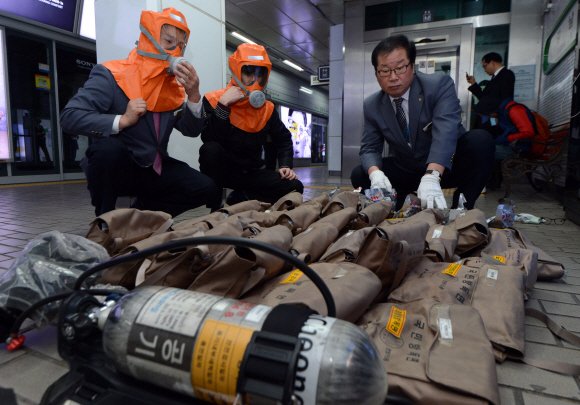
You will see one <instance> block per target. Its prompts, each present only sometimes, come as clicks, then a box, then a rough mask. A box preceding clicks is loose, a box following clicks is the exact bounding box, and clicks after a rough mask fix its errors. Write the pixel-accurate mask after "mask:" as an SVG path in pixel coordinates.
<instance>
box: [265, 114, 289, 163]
mask: <svg viewBox="0 0 580 405" xmlns="http://www.w3.org/2000/svg"><path fill="white" fill-rule="evenodd" d="M269 124H270V130H269V131H268V133H269V134H270V137H271V138H272V141H273V142H274V144H275V145H276V148H277V150H278V165H279V166H280V167H289V168H290V169H292V166H293V159H294V149H292V134H291V133H290V131H288V128H286V127H285V126H284V123H283V122H282V120H281V119H280V116H279V115H278V112H277V111H276V109H275V108H274V111H273V112H272V116H271V117H270V119H269Z"/></svg>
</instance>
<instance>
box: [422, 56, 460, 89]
mask: <svg viewBox="0 0 580 405" xmlns="http://www.w3.org/2000/svg"><path fill="white" fill-rule="evenodd" d="M458 58H459V55H458V53H457V52H441V53H433V52H429V53H425V54H421V55H417V58H416V60H415V66H416V69H417V70H418V71H419V72H422V73H427V74H440V75H448V76H451V78H452V79H453V81H454V82H455V88H456V89H457V59H458Z"/></svg>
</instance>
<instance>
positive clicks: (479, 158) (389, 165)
mask: <svg viewBox="0 0 580 405" xmlns="http://www.w3.org/2000/svg"><path fill="white" fill-rule="evenodd" d="M494 152H495V143H494V140H493V137H492V136H491V135H490V134H489V132H487V131H484V130H482V129H474V130H471V131H467V132H465V133H464V134H463V135H461V136H460V137H459V139H458V140H457V148H456V150H455V157H454V159H453V166H452V169H451V170H445V172H444V173H443V176H442V178H441V188H457V190H456V191H455V193H454V194H453V203H452V205H451V208H457V204H458V201H459V195H460V194H461V193H463V196H464V197H465V199H466V200H467V202H466V203H465V208H467V209H472V208H473V206H474V204H475V200H477V198H478V197H479V195H480V194H481V191H482V190H483V188H484V187H485V184H486V183H487V181H488V179H489V177H490V176H491V173H492V171H493V161H494ZM382 166H383V167H382V168H379V169H381V170H382V171H383V173H385V176H387V177H388V178H389V181H390V182H391V184H392V186H393V187H394V188H395V190H396V191H397V204H396V208H395V209H396V210H399V209H401V207H402V206H403V203H404V202H405V197H406V196H407V195H408V194H412V193H415V191H416V190H417V188H418V187H419V183H420V182H421V178H422V177H423V175H424V174H425V172H424V171H421V172H416V173H415V172H408V171H405V170H403V169H402V168H400V167H399V166H397V165H396V164H395V160H394V158H393V157H392V156H388V157H385V158H383V161H382ZM425 169H427V167H425ZM350 180H351V182H352V186H353V187H354V188H358V187H362V189H363V190H366V189H368V188H370V186H371V181H370V179H369V176H368V174H367V173H365V172H364V170H363V168H362V166H360V165H359V166H357V167H355V168H354V170H353V171H352V174H351V176H350Z"/></svg>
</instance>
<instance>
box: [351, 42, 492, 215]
mask: <svg viewBox="0 0 580 405" xmlns="http://www.w3.org/2000/svg"><path fill="white" fill-rule="evenodd" d="M415 56H416V49H415V44H414V43H413V42H412V41H409V40H408V38H407V37H406V36H404V35H394V36H391V37H388V38H387V39H384V40H383V41H381V42H380V43H379V44H378V45H377V46H376V47H375V49H374V50H373V53H372V64H373V66H374V68H375V75H376V78H377V81H378V83H379V85H380V86H381V90H380V91H378V92H376V93H374V94H373V95H371V96H369V97H368V98H367V99H365V101H364V130H363V131H364V132H363V136H362V141H361V148H360V153H359V155H360V159H361V165H360V166H357V167H356V168H355V169H354V170H353V171H352V174H351V181H352V185H353V187H355V188H358V187H362V188H363V190H364V189H369V188H386V189H387V190H391V189H392V188H394V189H395V190H396V191H397V196H398V198H397V205H396V209H397V210H399V209H400V208H401V206H402V205H403V202H404V199H405V196H407V195H408V194H411V193H415V192H416V193H417V196H418V197H419V198H420V199H421V203H422V206H423V208H432V207H436V208H441V209H445V208H447V204H446V202H445V198H444V196H443V192H442V190H441V189H442V188H457V190H456V191H455V194H454V195H453V203H452V206H451V208H456V207H457V203H458V200H459V195H460V193H463V195H464V196H465V198H466V200H467V202H466V204H465V207H466V208H468V209H472V208H473V205H474V203H475V200H476V199H477V197H479V195H480V193H481V191H482V190H483V188H484V187H485V183H486V182H487V180H488V179H489V176H490V175H491V172H492V168H493V155H494V150H495V147H494V141H493V138H492V136H491V135H490V134H489V133H488V132H486V131H484V130H480V129H476V130H472V131H467V132H466V131H465V128H464V127H463V125H462V124H461V107H460V105H459V99H458V98H457V93H456V91H455V84H454V83H453V80H452V79H451V77H449V76H447V75H427V74H423V73H420V72H417V71H415ZM384 141H387V143H388V144H389V156H388V157H386V158H383V157H381V156H382V153H383V144H384Z"/></svg>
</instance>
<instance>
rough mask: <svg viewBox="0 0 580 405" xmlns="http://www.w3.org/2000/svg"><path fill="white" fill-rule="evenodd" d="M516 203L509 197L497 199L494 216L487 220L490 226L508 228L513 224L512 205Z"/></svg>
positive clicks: (514, 217) (514, 215)
mask: <svg viewBox="0 0 580 405" xmlns="http://www.w3.org/2000/svg"><path fill="white" fill-rule="evenodd" d="M515 206H516V203H515V202H513V200H511V199H509V198H504V199H502V200H500V201H499V205H498V206H497V210H496V211H495V217H494V218H493V219H492V220H491V222H489V220H488V223H489V227H490V228H498V229H503V228H509V227H510V226H513V225H514V220H515V219H516V213H515V212H514V207H515Z"/></svg>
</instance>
